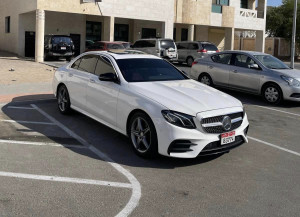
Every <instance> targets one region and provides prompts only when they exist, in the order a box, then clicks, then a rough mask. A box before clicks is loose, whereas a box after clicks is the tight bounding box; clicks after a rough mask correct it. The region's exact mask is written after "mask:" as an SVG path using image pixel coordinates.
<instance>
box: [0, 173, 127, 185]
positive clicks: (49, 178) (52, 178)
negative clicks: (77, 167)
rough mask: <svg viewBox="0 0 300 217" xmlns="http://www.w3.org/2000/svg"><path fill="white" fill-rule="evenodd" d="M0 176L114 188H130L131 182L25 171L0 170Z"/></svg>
mask: <svg viewBox="0 0 300 217" xmlns="http://www.w3.org/2000/svg"><path fill="white" fill-rule="evenodd" d="M0 176H4V177H14V178H22V179H35V180H42V181H51V182H68V183H76V184H87V185H102V186H110V187H116V188H132V186H131V184H128V183H121V182H107V181H100V180H92V179H78V178H69V177H59V176H43V175H33V174H25V173H10V172H2V171H0Z"/></svg>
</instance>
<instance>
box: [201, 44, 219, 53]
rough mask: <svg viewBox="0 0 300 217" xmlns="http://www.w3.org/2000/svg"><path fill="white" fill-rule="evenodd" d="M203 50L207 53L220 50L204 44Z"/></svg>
mask: <svg viewBox="0 0 300 217" xmlns="http://www.w3.org/2000/svg"><path fill="white" fill-rule="evenodd" d="M202 47H203V49H205V50H207V51H217V50H218V48H217V47H216V46H215V45H213V44H202Z"/></svg>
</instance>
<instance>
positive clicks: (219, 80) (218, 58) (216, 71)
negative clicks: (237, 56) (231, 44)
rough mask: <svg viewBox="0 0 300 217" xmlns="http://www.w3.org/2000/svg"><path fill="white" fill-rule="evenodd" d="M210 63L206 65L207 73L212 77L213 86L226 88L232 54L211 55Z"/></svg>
mask: <svg viewBox="0 0 300 217" xmlns="http://www.w3.org/2000/svg"><path fill="white" fill-rule="evenodd" d="M208 58H211V60H212V61H211V62H209V63H208V69H207V70H208V72H209V74H210V75H211V77H212V80H213V82H214V84H216V85H219V86H224V87H227V86H228V80H229V71H230V69H231V65H230V64H231V62H232V54H231V53H222V54H216V55H212V56H211V57H208Z"/></svg>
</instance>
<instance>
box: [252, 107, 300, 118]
mask: <svg viewBox="0 0 300 217" xmlns="http://www.w3.org/2000/svg"><path fill="white" fill-rule="evenodd" d="M247 105H252V106H255V107H259V108H263V109H268V110H272V111H276V112H281V113H285V114H289V115H294V116H297V117H300V114H296V113H292V112H287V111H283V110H279V109H274V108H268V107H264V106H260V105H253V104H247Z"/></svg>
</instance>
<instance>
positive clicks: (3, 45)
mask: <svg viewBox="0 0 300 217" xmlns="http://www.w3.org/2000/svg"><path fill="white" fill-rule="evenodd" d="M266 1H267V0H152V1H149V0H121V1H116V0H55V1H49V0H22V1H19V0H1V1H0V50H6V51H10V52H13V53H16V54H18V55H20V56H28V57H30V56H31V57H32V56H34V57H35V59H36V61H39V62H41V61H43V56H44V36H45V35H48V34H56V35H70V36H71V37H72V38H73V41H74V43H75V47H77V48H78V52H79V53H81V52H84V50H85V48H86V41H88V40H93V41H100V40H105V41H114V40H115V41H130V42H134V41H136V40H137V39H140V38H150V37H163V38H174V39H175V40H176V41H180V40H202V41H203V40H204V41H211V42H213V43H215V44H216V45H217V46H218V47H219V49H220V50H224V49H233V48H234V32H235V31H241V30H251V31H256V35H257V39H256V50H258V51H263V50H264V33H265V23H266V22H265V21H266Z"/></svg>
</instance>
